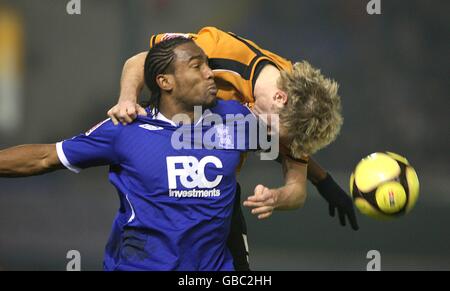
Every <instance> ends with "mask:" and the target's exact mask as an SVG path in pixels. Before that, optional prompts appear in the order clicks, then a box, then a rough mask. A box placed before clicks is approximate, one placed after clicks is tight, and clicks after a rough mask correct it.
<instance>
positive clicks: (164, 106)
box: [159, 98, 195, 124]
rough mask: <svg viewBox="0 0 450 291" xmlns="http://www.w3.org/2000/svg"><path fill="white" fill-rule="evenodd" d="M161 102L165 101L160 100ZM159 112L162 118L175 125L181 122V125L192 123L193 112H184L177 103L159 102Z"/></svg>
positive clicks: (191, 110)
mask: <svg viewBox="0 0 450 291" xmlns="http://www.w3.org/2000/svg"><path fill="white" fill-rule="evenodd" d="M161 101H167V100H162V98H161ZM159 112H161V114H162V115H164V117H166V118H167V119H170V120H172V121H174V122H175V123H177V122H179V121H182V122H183V124H191V123H193V122H194V117H195V115H194V110H193V108H192V109H190V110H186V109H185V108H183V106H181V104H179V103H173V104H171V102H161V103H160V106H159Z"/></svg>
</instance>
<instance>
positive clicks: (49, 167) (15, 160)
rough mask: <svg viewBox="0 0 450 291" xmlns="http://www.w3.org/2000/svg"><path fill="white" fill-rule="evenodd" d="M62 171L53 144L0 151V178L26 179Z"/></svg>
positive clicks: (23, 146) (62, 167)
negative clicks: (58, 170)
mask: <svg viewBox="0 0 450 291" xmlns="http://www.w3.org/2000/svg"><path fill="white" fill-rule="evenodd" d="M57 169H64V166H63V165H62V164H61V162H60V161H59V158H58V154H57V151H56V145H55V144H35V145H21V146H16V147H12V148H8V149H5V150H1V151H0V177H27V176H34V175H40V174H45V173H48V172H52V171H55V170H57Z"/></svg>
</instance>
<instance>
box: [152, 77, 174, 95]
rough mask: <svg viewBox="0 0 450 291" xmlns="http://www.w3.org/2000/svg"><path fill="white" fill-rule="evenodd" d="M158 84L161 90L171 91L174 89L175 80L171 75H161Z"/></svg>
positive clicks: (157, 79)
mask: <svg viewBox="0 0 450 291" xmlns="http://www.w3.org/2000/svg"><path fill="white" fill-rule="evenodd" d="M156 83H157V84H158V86H159V88H161V90H164V91H171V90H172V89H173V80H172V78H171V77H170V75H166V74H159V75H158V76H156Z"/></svg>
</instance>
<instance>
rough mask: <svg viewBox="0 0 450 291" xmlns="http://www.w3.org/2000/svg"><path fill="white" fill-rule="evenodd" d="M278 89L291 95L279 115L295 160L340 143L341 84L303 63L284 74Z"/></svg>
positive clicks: (297, 64)
mask: <svg viewBox="0 0 450 291" xmlns="http://www.w3.org/2000/svg"><path fill="white" fill-rule="evenodd" d="M278 87H279V88H280V89H281V90H283V91H284V92H286V93H287V95H288V101H287V106H285V107H284V108H283V109H282V110H281V111H280V112H279V113H280V123H281V124H283V126H284V127H285V128H286V130H287V132H288V137H289V138H290V140H291V145H290V151H291V155H292V156H294V157H295V158H301V157H302V156H304V155H311V154H313V153H315V152H316V151H318V150H320V149H321V148H323V147H325V146H327V145H329V144H330V143H331V142H333V141H334V140H335V139H336V137H337V135H338V133H339V131H340V129H341V126H342V122H343V118H342V115H341V98H340V96H339V95H338V92H337V91H338V87H339V85H338V83H336V82H335V81H334V80H330V79H328V78H325V77H324V76H323V75H322V74H321V73H320V70H318V69H316V68H314V67H312V66H311V65H310V64H309V63H308V62H306V61H303V62H298V63H295V64H294V66H293V70H292V72H286V71H282V72H281V77H280V79H279V80H278Z"/></svg>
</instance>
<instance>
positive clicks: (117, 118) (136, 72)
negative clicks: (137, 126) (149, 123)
mask: <svg viewBox="0 0 450 291" xmlns="http://www.w3.org/2000/svg"><path fill="white" fill-rule="evenodd" d="M146 57H147V52H142V53H139V54H137V55H135V56H133V57H131V58H129V59H128V60H127V61H126V62H125V64H124V66H123V70H122V78H121V80H120V96H119V101H118V103H117V104H116V105H115V106H114V107H112V108H111V109H110V110H109V111H108V116H109V117H111V120H112V122H113V123H114V124H115V125H117V124H118V123H119V122H120V123H122V124H127V123H130V122H133V120H134V119H136V117H137V115H147V113H146V112H145V110H144V108H142V107H141V106H140V105H139V104H137V99H138V96H139V94H140V93H141V91H142V88H143V87H144V83H145V82H144V64H145V58H146Z"/></svg>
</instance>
